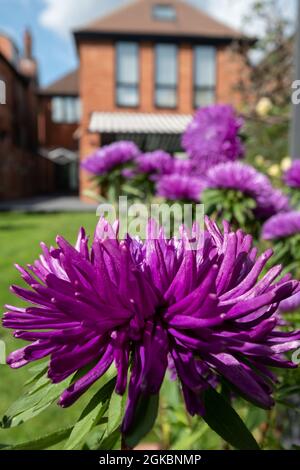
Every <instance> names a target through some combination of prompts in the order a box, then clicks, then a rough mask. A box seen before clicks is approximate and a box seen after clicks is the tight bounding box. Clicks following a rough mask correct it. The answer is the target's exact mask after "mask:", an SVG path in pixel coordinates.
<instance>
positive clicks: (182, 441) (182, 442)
mask: <svg viewBox="0 0 300 470" xmlns="http://www.w3.org/2000/svg"><path fill="white" fill-rule="evenodd" d="M208 430H209V427H208V426H207V425H206V424H205V423H203V425H202V426H201V427H200V429H197V430H196V431H194V430H192V429H190V428H187V429H185V430H184V431H185V432H184V433H183V435H182V436H180V437H179V439H177V440H176V441H175V442H174V444H173V445H172V447H171V450H187V449H189V450H190V449H191V448H192V446H193V445H195V444H197V443H198V447H200V442H201V438H202V437H203V436H204V434H205V433H206V432H207V431H208Z"/></svg>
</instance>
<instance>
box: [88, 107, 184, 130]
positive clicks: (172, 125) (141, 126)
mask: <svg viewBox="0 0 300 470" xmlns="http://www.w3.org/2000/svg"><path fill="white" fill-rule="evenodd" d="M191 120H192V116H191V115H189V114H163V113H159V114H150V113H149V114H146V113H102V112H94V113H93V114H92V117H91V121H90V125H89V131H90V132H99V133H101V132H104V133H111V134H115V133H116V134H117V133H128V134H181V133H182V132H183V131H184V130H185V129H186V127H187V125H188V124H189V123H190V121H191Z"/></svg>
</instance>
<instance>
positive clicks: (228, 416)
mask: <svg viewBox="0 0 300 470" xmlns="http://www.w3.org/2000/svg"><path fill="white" fill-rule="evenodd" d="M204 406H205V415H204V416H203V419H204V421H205V422H206V423H207V424H208V425H209V426H210V428H211V429H213V431H215V432H216V433H217V434H218V435H219V436H220V437H222V439H224V440H225V441H226V442H228V443H229V444H230V445H232V446H233V447H235V448H236V449H238V450H259V449H260V448H259V445H258V444H257V442H256V441H255V439H254V437H253V436H252V434H251V432H250V431H249V429H248V428H247V427H246V425H245V424H244V423H243V421H242V419H241V418H240V416H239V415H238V414H237V412H236V411H235V410H234V409H233V408H232V407H231V406H230V404H229V403H228V402H227V401H226V400H224V398H223V397H222V396H221V395H220V394H219V393H218V392H216V391H215V390H214V389H213V388H209V389H208V390H206V391H205V392H204Z"/></svg>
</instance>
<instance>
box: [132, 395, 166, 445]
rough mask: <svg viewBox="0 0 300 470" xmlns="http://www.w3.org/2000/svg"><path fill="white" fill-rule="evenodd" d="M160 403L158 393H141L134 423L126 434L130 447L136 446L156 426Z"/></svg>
mask: <svg viewBox="0 0 300 470" xmlns="http://www.w3.org/2000/svg"><path fill="white" fill-rule="evenodd" d="M158 405H159V396H158V395H141V397H140V399H139V402H138V404H137V407H136V411H135V416H134V418H133V423H132V425H131V427H130V429H129V430H128V431H127V433H126V434H125V435H124V440H125V443H126V445H127V446H128V447H130V448H132V449H133V448H134V447H135V446H136V445H137V444H138V443H139V442H140V441H141V439H142V438H143V437H144V436H146V434H148V432H150V431H151V429H152V427H153V426H154V423H155V420H156V417H157V413H158Z"/></svg>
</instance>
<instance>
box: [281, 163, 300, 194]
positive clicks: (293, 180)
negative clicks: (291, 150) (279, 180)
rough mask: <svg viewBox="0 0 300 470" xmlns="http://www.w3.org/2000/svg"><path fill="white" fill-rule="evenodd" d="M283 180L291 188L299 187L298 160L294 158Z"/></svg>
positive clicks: (299, 171)
mask: <svg viewBox="0 0 300 470" xmlns="http://www.w3.org/2000/svg"><path fill="white" fill-rule="evenodd" d="M284 182H285V183H286V184H287V185H288V186H290V187H291V188H300V160H294V162H293V164H292V166H291V168H290V169H289V170H287V171H286V173H285V175H284Z"/></svg>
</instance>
